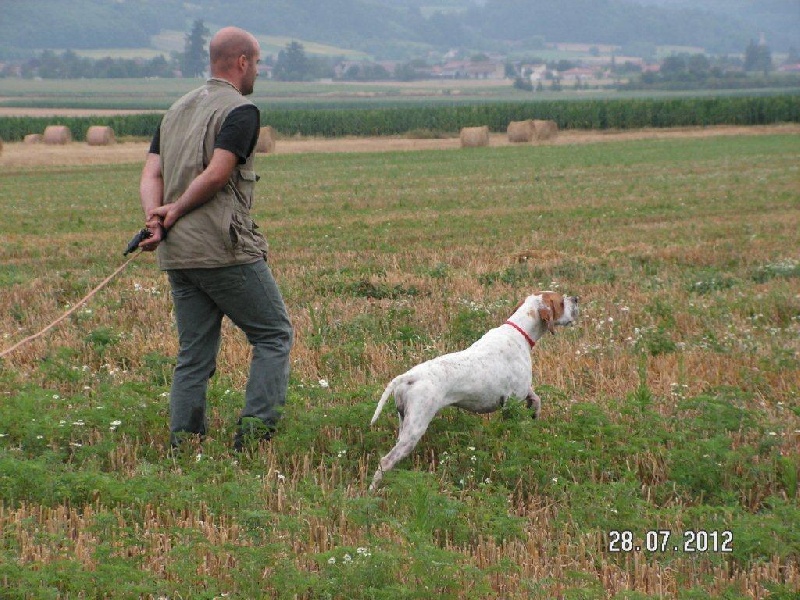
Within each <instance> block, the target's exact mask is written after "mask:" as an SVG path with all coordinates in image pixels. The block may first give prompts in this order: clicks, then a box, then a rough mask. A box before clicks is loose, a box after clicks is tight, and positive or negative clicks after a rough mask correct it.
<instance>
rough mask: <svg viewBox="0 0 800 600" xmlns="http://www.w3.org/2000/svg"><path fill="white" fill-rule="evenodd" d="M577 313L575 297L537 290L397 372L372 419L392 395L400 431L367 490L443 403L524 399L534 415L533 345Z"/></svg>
mask: <svg viewBox="0 0 800 600" xmlns="http://www.w3.org/2000/svg"><path fill="white" fill-rule="evenodd" d="M577 316H578V298H577V297H576V296H562V295H561V294H558V293H555V292H537V293H535V294H532V295H530V296H528V297H527V298H526V299H525V301H524V302H523V303H522V304H521V305H520V306H519V308H517V310H516V311H515V312H514V314H513V315H511V317H509V319H508V320H507V321H506V322H505V323H503V324H502V325H501V326H500V327H495V328H494V329H491V330H489V331H488V332H486V333H485V334H484V335H483V337H482V338H481V339H479V340H478V341H477V342H475V343H474V344H472V346H470V347H469V348H467V349H466V350H462V351H460V352H453V353H451V354H445V355H443V356H439V357H437V358H434V359H431V360H429V361H426V362H424V363H422V364H420V365H417V366H416V367H413V368H412V369H410V370H409V371H406V372H405V373H403V374H402V375H399V376H398V377H395V378H394V379H393V380H392V381H391V383H389V385H388V386H387V387H386V390H385V391H384V392H383V395H382V396H381V399H380V402H378V407H377V408H376V409H375V415H374V416H373V417H372V421H371V423H370V424H371V425H373V424H375V421H377V420H378V416H379V415H380V414H381V410H383V406H384V404H386V401H387V400H388V399H389V396H392V395H393V396H394V401H395V406H396V407H397V414H398V416H399V419H400V432H399V434H398V439H397V444H396V445H395V447H394V448H392V449H391V451H390V452H389V453H388V454H387V455H386V456H384V457H383V458H382V459H381V461H380V466H379V467H378V470H377V471H375V476H374V477H373V478H372V484H371V485H370V489H371V490H374V489H375V487H376V486H377V485H378V483H379V482H380V481H381V479H382V478H383V474H384V473H385V472H386V471H389V470H390V469H391V468H392V467H394V466H395V465H396V464H397V463H398V462H399V461H400V460H402V459H403V458H405V457H406V456H408V455H409V454H410V453H411V451H412V450H413V449H414V447H415V446H416V445H417V442H419V440H420V438H421V437H422V435H423V434H424V433H425V430H426V429H427V428H428V424H429V423H430V422H431V420H432V419H433V417H434V416H436V413H438V412H439V411H440V410H441V409H442V408H444V407H445V406H458V407H459V408H464V409H466V410H469V411H472V412H475V413H489V412H493V411H495V410H497V409H499V408H501V407H502V406H503V405H504V404H505V402H506V400H508V399H509V398H517V399H522V398H525V399H526V400H527V404H528V407H529V408H531V407H532V408H533V409H534V414H535V416H536V417H538V416H539V410H540V408H541V401H540V400H539V397H538V396H537V395H536V393H535V392H534V391H533V388H532V387H531V379H532V376H531V350H532V349H533V346H534V345H535V344H536V341H537V340H538V339H539V338H540V337H542V336H543V335H544V334H545V332H546V331H550V332H551V333H554V332H555V331H554V329H555V326H556V325H571V324H572V323H573V321H574V320H575V319H576V318H577Z"/></svg>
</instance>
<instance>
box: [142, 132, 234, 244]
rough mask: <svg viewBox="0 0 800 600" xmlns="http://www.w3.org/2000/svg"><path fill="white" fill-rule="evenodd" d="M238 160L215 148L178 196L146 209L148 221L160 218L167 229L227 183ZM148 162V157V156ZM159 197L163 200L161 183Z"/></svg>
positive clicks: (225, 151) (146, 169)
mask: <svg viewBox="0 0 800 600" xmlns="http://www.w3.org/2000/svg"><path fill="white" fill-rule="evenodd" d="M238 161H239V159H238V158H237V156H236V155H235V154H234V153H233V152H230V151H228V150H223V149H222V148H216V149H215V150H214V154H212V155H211V162H209V163H208V166H207V167H206V169H205V170H204V171H203V172H202V173H200V175H198V176H197V177H195V178H194V180H192V182H191V183H190V184H189V187H188V188H186V191H185V192H183V194H181V197H180V198H178V199H177V200H176V201H175V202H171V203H170V204H166V205H163V206H156V207H152V208H150V209H149V210H148V212H147V217H148V223H149V221H150V219H151V218H154V217H156V218H160V219H161V220H162V224H163V226H164V229H166V230H169V228H170V227H172V226H173V225H174V224H175V222H176V221H177V220H178V219H180V218H181V217H182V216H183V215H185V214H186V213H189V212H191V211H193V210H194V209H195V208H197V207H198V206H202V205H203V204H205V203H206V202H208V201H209V200H211V199H212V198H213V197H214V195H215V194H216V193H217V192H219V191H220V190H221V189H222V188H223V187H225V184H226V183H228V180H229V179H230V178H231V175H233V171H234V169H235V168H236V165H237V163H238ZM149 162H150V157H149V156H148V163H149ZM148 170H149V169H148V168H147V164H145V171H148ZM160 173H161V167H160V166H159V175H160ZM161 199H162V201H163V183H162V198H161ZM143 202H144V201H143Z"/></svg>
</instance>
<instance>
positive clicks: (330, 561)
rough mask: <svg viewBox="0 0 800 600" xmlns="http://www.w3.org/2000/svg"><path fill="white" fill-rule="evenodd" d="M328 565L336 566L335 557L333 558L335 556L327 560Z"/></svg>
mask: <svg viewBox="0 0 800 600" xmlns="http://www.w3.org/2000/svg"><path fill="white" fill-rule="evenodd" d="M328 564H329V565H335V564H336V557H335V556H331V557H330V558H329V559H328Z"/></svg>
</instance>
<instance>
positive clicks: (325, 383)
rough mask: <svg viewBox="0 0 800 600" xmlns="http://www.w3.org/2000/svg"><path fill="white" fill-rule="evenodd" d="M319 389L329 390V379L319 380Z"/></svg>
mask: <svg viewBox="0 0 800 600" xmlns="http://www.w3.org/2000/svg"><path fill="white" fill-rule="evenodd" d="M319 387H321V388H322V389H325V390H327V389H328V388H329V387H330V384H329V383H328V380H327V379H320V380H319Z"/></svg>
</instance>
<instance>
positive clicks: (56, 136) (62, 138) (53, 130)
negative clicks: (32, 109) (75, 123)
mask: <svg viewBox="0 0 800 600" xmlns="http://www.w3.org/2000/svg"><path fill="white" fill-rule="evenodd" d="M42 141H43V142H44V143H45V144H69V143H70V142H71V141H72V132H71V131H70V130H69V127H67V126H65V125H48V126H47V127H46V128H45V130H44V135H43V136H42Z"/></svg>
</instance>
